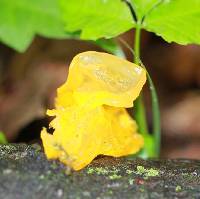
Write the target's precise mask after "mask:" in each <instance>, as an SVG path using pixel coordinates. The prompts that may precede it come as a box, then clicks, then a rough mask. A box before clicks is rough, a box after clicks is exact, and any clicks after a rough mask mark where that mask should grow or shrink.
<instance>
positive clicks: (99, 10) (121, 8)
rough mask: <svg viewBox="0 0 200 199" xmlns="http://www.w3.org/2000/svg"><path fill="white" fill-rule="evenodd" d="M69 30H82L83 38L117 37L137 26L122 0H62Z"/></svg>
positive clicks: (65, 20)
mask: <svg viewBox="0 0 200 199" xmlns="http://www.w3.org/2000/svg"><path fill="white" fill-rule="evenodd" d="M60 3H61V8H62V12H63V19H64V22H65V24H66V30H67V31H71V32H73V31H79V30H80V31H81V38H82V39H91V40H96V39H99V38H112V37H115V36H117V35H119V34H121V33H123V32H125V31H127V30H129V29H131V28H132V27H134V26H135V22H134V21H133V19H132V16H131V14H130V11H129V9H128V7H127V5H126V4H125V3H124V2H122V1H121V0H76V1H75V0H60Z"/></svg>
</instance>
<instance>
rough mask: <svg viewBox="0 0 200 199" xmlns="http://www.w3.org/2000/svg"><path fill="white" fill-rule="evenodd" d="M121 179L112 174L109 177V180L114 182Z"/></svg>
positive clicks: (119, 176)
mask: <svg viewBox="0 0 200 199" xmlns="http://www.w3.org/2000/svg"><path fill="white" fill-rule="evenodd" d="M121 177H122V176H121V175H117V174H113V175H111V176H109V179H110V180H116V179H120V178H121Z"/></svg>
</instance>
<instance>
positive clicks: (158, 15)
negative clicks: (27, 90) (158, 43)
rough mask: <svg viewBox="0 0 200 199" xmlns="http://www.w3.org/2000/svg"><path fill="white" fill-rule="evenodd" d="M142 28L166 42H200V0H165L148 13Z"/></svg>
mask: <svg viewBox="0 0 200 199" xmlns="http://www.w3.org/2000/svg"><path fill="white" fill-rule="evenodd" d="M143 28H144V29H146V30H148V31H150V32H154V33H156V34H157V35H159V36H161V37H162V38H163V39H164V40H166V41H167V42H176V43H179V44H191V43H194V44H200V0H190V1H188V0H165V1H163V3H162V4H160V5H159V6H157V7H156V8H155V9H153V10H152V11H151V12H150V13H149V14H148V16H147V17H146V19H145V20H144V23H143Z"/></svg>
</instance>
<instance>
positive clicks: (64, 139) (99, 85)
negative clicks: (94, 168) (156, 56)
mask: <svg viewBox="0 0 200 199" xmlns="http://www.w3.org/2000/svg"><path fill="white" fill-rule="evenodd" d="M145 81H146V73H145V71H144V69H143V68H141V67H140V66H137V65H135V64H133V63H130V62H128V61H126V60H123V59H120V58H118V57H116V56H113V55H110V54H106V53H100V52H93V51H89V52H84V53H80V54H78V55H77V56H76V57H75V58H74V59H73V61H72V63H71V65H70V67H69V75H68V79H67V82H66V83H65V84H64V85H63V86H62V87H60V88H59V89H58V95H57V99H56V109H55V110H48V111H47V114H48V115H51V116H56V117H55V119H54V120H53V121H52V122H51V124H50V125H51V127H53V128H54V129H55V131H54V133H53V135H50V134H48V133H47V131H46V129H43V130H42V132H41V138H42V141H43V145H44V150H45V153H46V155H47V157H48V158H49V159H56V158H57V159H59V160H60V161H61V162H63V163H65V164H67V165H69V166H70V167H72V168H73V169H75V170H79V169H82V168H83V167H85V166H86V165H87V164H89V163H90V162H91V161H92V160H93V159H94V158H95V157H96V156H97V155H100V154H103V155H110V156H114V157H119V156H124V155H128V154H133V153H136V152H138V151H139V150H140V149H141V147H142V146H143V139H142V137H141V135H139V134H138V133H137V125H136V123H135V121H134V120H133V119H132V118H131V117H130V116H129V115H128V113H127V111H126V109H125V108H127V107H132V106H133V100H134V99H135V98H136V97H137V96H138V95H139V93H140V91H141V89H142V86H143V85H144V83H145Z"/></svg>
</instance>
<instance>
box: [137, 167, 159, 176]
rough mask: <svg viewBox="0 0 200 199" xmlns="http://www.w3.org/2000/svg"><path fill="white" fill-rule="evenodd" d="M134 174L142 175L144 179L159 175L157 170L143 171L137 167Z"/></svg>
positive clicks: (142, 168) (143, 169)
mask: <svg viewBox="0 0 200 199" xmlns="http://www.w3.org/2000/svg"><path fill="white" fill-rule="evenodd" d="M136 174H139V175H144V176H145V177H147V178H148V177H155V176H158V175H159V171H158V170H157V169H153V168H150V169H145V168H144V167H143V166H137V172H136Z"/></svg>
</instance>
